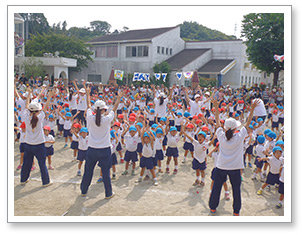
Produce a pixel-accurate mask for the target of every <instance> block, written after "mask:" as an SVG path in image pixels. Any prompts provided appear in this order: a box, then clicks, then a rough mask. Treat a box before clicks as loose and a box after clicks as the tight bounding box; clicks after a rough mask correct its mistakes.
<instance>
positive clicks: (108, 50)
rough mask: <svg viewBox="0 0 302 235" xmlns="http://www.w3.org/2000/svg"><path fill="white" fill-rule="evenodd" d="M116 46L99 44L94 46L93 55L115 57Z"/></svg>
mask: <svg viewBox="0 0 302 235" xmlns="http://www.w3.org/2000/svg"><path fill="white" fill-rule="evenodd" d="M117 50H118V49H117V46H101V47H96V48H95V57H102V58H112V57H117Z"/></svg>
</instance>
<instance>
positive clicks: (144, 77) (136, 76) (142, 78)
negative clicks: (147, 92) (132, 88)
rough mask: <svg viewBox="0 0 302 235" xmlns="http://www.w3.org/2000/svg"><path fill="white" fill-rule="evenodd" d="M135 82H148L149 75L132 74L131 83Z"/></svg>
mask: <svg viewBox="0 0 302 235" xmlns="http://www.w3.org/2000/svg"><path fill="white" fill-rule="evenodd" d="M137 81H143V82H150V73H138V72H135V73H134V74H133V82H137Z"/></svg>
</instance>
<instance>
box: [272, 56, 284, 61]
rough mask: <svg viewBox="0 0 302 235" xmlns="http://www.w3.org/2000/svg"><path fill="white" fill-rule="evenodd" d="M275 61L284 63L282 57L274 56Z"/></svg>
mask: <svg viewBox="0 0 302 235" xmlns="http://www.w3.org/2000/svg"><path fill="white" fill-rule="evenodd" d="M274 59H275V61H279V62H283V61H284V55H274Z"/></svg>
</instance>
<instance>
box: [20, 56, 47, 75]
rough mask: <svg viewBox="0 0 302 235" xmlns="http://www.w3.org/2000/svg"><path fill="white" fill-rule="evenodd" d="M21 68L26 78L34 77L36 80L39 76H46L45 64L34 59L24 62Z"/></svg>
mask: <svg viewBox="0 0 302 235" xmlns="http://www.w3.org/2000/svg"><path fill="white" fill-rule="evenodd" d="M21 67H22V69H24V71H25V75H26V77H30V76H33V77H34V78H35V77H38V76H44V74H45V70H44V68H43V62H42V61H41V60H39V59H37V58H34V57H30V58H28V59H27V60H24V62H23V64H22V66H21Z"/></svg>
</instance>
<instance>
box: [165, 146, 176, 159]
mask: <svg viewBox="0 0 302 235" xmlns="http://www.w3.org/2000/svg"><path fill="white" fill-rule="evenodd" d="M166 156H167V157H178V148H177V147H176V148H170V147H168V148H167V152H166Z"/></svg>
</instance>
